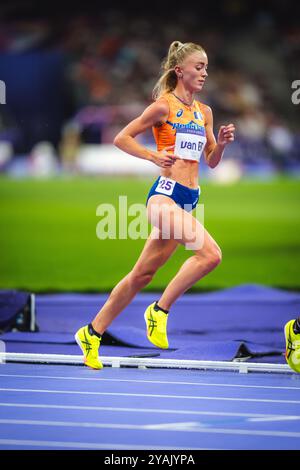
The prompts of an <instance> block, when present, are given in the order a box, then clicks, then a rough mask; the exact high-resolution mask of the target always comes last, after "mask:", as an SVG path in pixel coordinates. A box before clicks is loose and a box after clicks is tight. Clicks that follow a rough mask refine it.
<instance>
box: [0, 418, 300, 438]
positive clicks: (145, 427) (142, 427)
mask: <svg viewBox="0 0 300 470" xmlns="http://www.w3.org/2000/svg"><path fill="white" fill-rule="evenodd" d="M1 423H2V424H6V425H7V424H11V425H23V426H49V427H50V426H52V427H71V428H97V429H122V430H131V431H166V432H170V431H173V432H194V433H205V434H207V433H210V434H235V435H244V436H266V437H267V436H268V437H288V438H300V432H289V431H259V430H248V429H230V428H212V427H206V426H205V425H203V424H201V423H198V422H196V421H195V422H188V423H163V424H162V423H159V424H121V423H118V424H112V423H94V422H83V421H78V422H77V421H43V420H41V421H37V420H32V419H0V424H1ZM179 424H180V425H181V426H178V425H179ZM184 425H186V426H184Z"/></svg>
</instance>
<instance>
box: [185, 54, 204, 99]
mask: <svg viewBox="0 0 300 470" xmlns="http://www.w3.org/2000/svg"><path fill="white" fill-rule="evenodd" d="M207 66H208V60H207V55H206V54H205V52H200V51H199V52H198V51H197V52H193V53H192V54H190V55H188V56H187V57H186V58H185V60H184V62H183V64H182V66H181V67H180V69H181V73H182V81H183V84H184V85H185V87H187V88H188V89H190V90H191V91H192V92H194V93H198V92H199V91H201V90H202V88H203V85H204V82H205V79H206V77H207V76H208V73H207Z"/></svg>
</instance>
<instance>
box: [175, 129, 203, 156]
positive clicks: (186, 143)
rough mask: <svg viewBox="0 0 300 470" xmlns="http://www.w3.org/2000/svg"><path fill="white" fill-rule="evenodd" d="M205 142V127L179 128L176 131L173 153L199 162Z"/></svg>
mask: <svg viewBox="0 0 300 470" xmlns="http://www.w3.org/2000/svg"><path fill="white" fill-rule="evenodd" d="M205 144H206V137H205V129H204V127H200V128H199V129H190V128H184V127H183V128H179V129H177V132H176V140H175V151H174V154H175V155H178V157H180V158H183V159H184V160H194V161H197V162H199V160H200V158H201V155H202V152H203V149H204V147H205Z"/></svg>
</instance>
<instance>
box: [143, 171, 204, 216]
mask: <svg viewBox="0 0 300 470" xmlns="http://www.w3.org/2000/svg"><path fill="white" fill-rule="evenodd" d="M155 194H157V195H159V194H162V195H164V196H168V197H170V198H171V199H173V201H175V202H176V204H178V205H179V206H180V207H181V208H182V209H184V210H186V211H187V212H191V211H192V210H193V209H195V207H196V205H197V204H198V201H199V197H200V186H199V187H198V188H197V189H191V188H189V187H188V186H184V185H183V184H180V183H177V181H175V180H172V179H170V178H166V177H165V176H159V177H158V178H157V180H156V181H155V182H154V184H153V186H152V187H151V189H150V191H149V194H148V197H147V201H146V206H147V204H148V200H149V198H150V197H151V196H153V195H155Z"/></svg>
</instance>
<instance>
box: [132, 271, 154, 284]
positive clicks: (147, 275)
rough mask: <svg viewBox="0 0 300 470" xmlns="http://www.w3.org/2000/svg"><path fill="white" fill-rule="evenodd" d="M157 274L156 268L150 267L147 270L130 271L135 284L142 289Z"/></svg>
mask: <svg viewBox="0 0 300 470" xmlns="http://www.w3.org/2000/svg"><path fill="white" fill-rule="evenodd" d="M154 274H155V270H153V269H150V270H147V271H144V270H139V269H133V270H132V271H131V273H130V280H131V282H132V285H133V286H136V287H139V288H140V289H141V288H143V287H144V286H146V285H147V284H149V282H151V281H152V278H153V276H154Z"/></svg>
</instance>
